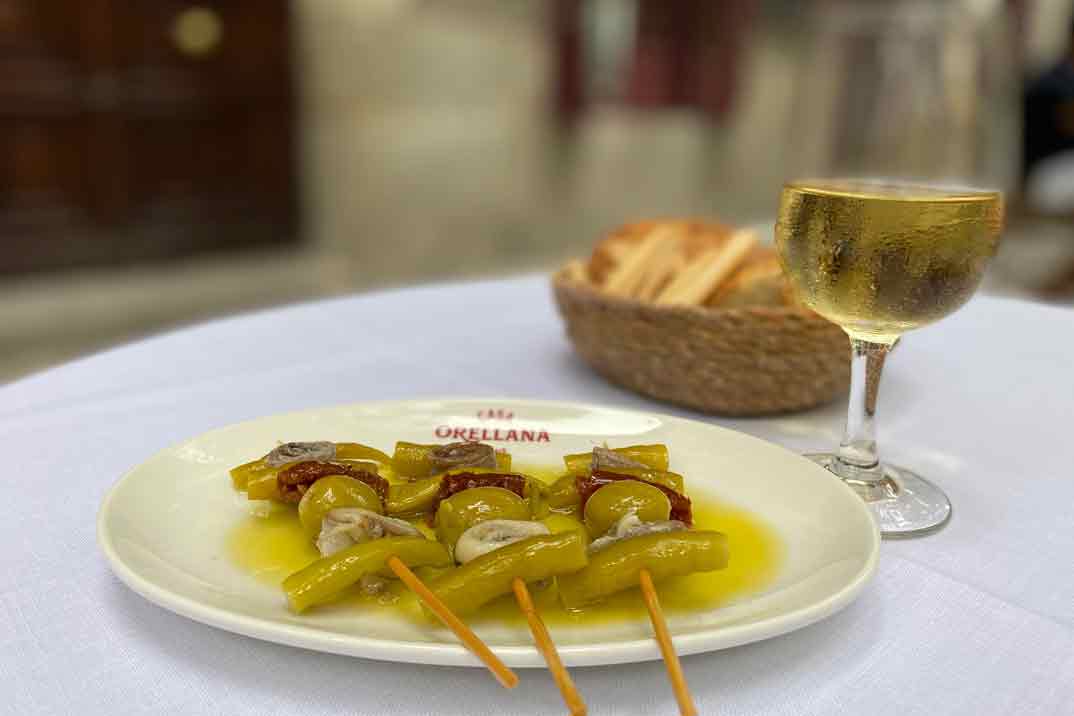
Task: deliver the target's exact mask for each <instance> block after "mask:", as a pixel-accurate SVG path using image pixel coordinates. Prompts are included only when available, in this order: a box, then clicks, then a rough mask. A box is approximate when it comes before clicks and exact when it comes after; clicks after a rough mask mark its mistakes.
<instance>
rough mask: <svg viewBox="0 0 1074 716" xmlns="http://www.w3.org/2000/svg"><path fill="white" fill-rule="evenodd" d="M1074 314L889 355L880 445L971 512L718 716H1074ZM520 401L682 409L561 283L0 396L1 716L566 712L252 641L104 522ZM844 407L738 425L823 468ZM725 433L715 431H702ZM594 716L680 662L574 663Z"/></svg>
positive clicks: (64, 377)
mask: <svg viewBox="0 0 1074 716" xmlns="http://www.w3.org/2000/svg"><path fill="white" fill-rule="evenodd" d="M1072 365H1074V312H1072V311H1068V310H1062V309H1054V308H1045V307H1041V306H1035V305H1030V304H1027V303H1019V302H1011V301H1002V300H996V299H986V298H978V299H975V300H974V301H973V302H972V303H971V304H970V305H969V306H967V307H966V308H965V309H964V310H963V311H961V312H960V313H958V314H956V315H955V316H954V317H952V318H950V319H948V320H946V321H944V322H943V323H942V324H940V325H939V326H934V327H931V328H928V329H925V330H922V331H920V332H919V333H915V334H912V335H911V336H909V337H908V338H907V339H906V340H905V341H904V342H903V344H902V345H901V346H900V348H899V349H898V351H897V352H896V354H895V355H894V356H893V357H892V359H891V360H890V361H889V362H888V367H887V369H886V375H885V382H884V386H883V390H882V401H881V416H880V417H881V431H882V432H881V443H880V444H881V451H882V453H883V454H885V455H886V457H888V458H890V459H891V460H892V461H895V462H903V463H905V464H907V465H912V466H914V467H915V468H917V469H918V470H919V471H920V472H922V473H923V474H925V475H928V476H930V477H932V478H934V479H935V480H936V481H937V482H939V483H940V484H941V485H943V487H944V488H945V489H946V490H947V492H948V494H949V495H950V497H951V500H952V502H953V503H954V507H955V509H954V517H953V519H952V522H951V523H950V525H949V526H948V527H947V528H946V529H944V530H943V531H942V532H940V533H939V534H936V535H934V536H930V537H926V538H922V539H916V540H909V541H898V542H886V543H885V544H884V546H883V554H882V557H881V563H880V569H879V573H878V575H877V577H876V579H875V581H874V582H873V583H872V584H871V585H870V586H869V587H868V588H867V589H866V590H865V592H864V593H863V595H862V596H861V598H860V599H859V600H858V601H857V602H856V603H855V604H854V605H852V606H851V607H849V608H848V609H846V610H845V611H844V612H842V613H840V614H838V615H836V616H835V617H832V618H831V619H828V620H827V621H824V622H821V623H819V624H816V625H814V626H811V627H809V628H806V629H803V630H801V631H799V632H796V633H793V634H790V635H787V636H784V637H780V638H777V639H772V640H770V641H767V642H763V643H758V644H753V645H750V646H745V647H740V648H736V649H731V650H729V651H724V652H719V653H712V654H706V655H698V656H693V657H688V658H686V659H685V660H684V665H685V669H686V673H687V677H688V679H689V682H690V684H691V686H692V688H693V690H694V693H695V695H696V698H697V701H698V705H699V707H700V709H701V711H702V713H706V714H728V715H731V714H736V715H737V714H773V715H774V714H788V715H790V714H795V715H797V714H834V713H846V714H871V715H886V714H899V715H906V714H937V713H942V714H967V715H969V714H972V715H974V716H979V715H983V714H1003V715H1007V714H1042V715H1045V714H1046V715H1048V716H1053V715H1055V714H1074V432H1072V430H1071V425H1072V423H1071V417H1072V416H1074V377H1072V371H1071V368H1072ZM431 396H517V397H532V398H557V399H570V400H579V401H590V402H597V403H603V404H610V405H619V406H625V407H635V408H642V409H659V410H661V411H663V412H679V413H680V414H684V413H683V412H682V411H675V410H674V409H672V408H669V407H668V406H664V405H657V404H654V403H651V402H649V401H646V400H644V399H642V398H640V397H637V396H634V395H632V394H630V393H627V392H625V391H623V390H620V389H618V388H615V387H612V386H610V385H608V384H606V383H605V382H604V381H602V380H601V379H600V378H598V377H596V376H595V375H594V374H593V373H591V372H590V371H589V370H588V369H587V367H586V366H585V365H583V364H582V363H581V362H580V361H579V359H577V358H576V357H575V356H574V355H573V354H572V352H571V349H570V347H569V345H568V343H567V341H566V339H565V338H564V335H563V330H562V327H561V325H560V323H559V320H558V318H557V316H556V315H555V311H554V308H553V306H552V303H551V301H550V296H549V290H548V287H547V285H546V282H545V280H544V279H542V278H528V279H522V280H514V281H504V282H494V283H479V284H467V285H455V286H442V287H434V288H426V289H418V290H406V291H398V292H392V293H382V294H374V295H368V296H359V297H354V298H345V299H340V300H331V301H325V302H320V303H314V304H306V305H300V306H295V307H290V308H284V309H280V310H273V311H268V312H263V313H257V314H253V315H248V316H241V317H236V318H230V319H227V320H222V321H217V322H214V323H210V324H206V325H201V326H196V327H193V328H189V329H187V330H183V331H179V332H177V333H173V334H170V335H165V336H162V337H158V338H153V339H150V340H146V341H142V342H140V343H136V344H133V345H129V346H126V347H122V348H118V349H115V350H112V351H108V352H106V353H103V354H100V355H96V356H93V357H90V358H86V359H84V360H81V361H78V362H75V363H72V364H69V365H67V366H64V367H61V368H58V369H55V370H52V371H49V372H46V373H43V374H39V375H36V376H33V377H30V378H28V379H25V380H23V381H21V382H18V383H15V384H13V385H9V386H6V387H4V388H2V389H0V431H2V434H3V439H4V444H5V445H6V449H5V450H4V452H5V453H6V457H5V460H4V463H5V466H6V469H4V470H3V471H2V472H0V487H2V493H3V494H4V495H5V497H6V500H7V503H6V504H7V514H6V515H5V516H4V517H3V518H2V519H0V555H2V557H3V561H2V564H3V569H0V682H2V683H3V684H4V694H3V696H2V697H0V712H9V713H17V714H36V713H49V714H52V713H56V714H67V713H79V714H118V713H132V714H134V713H146V714H168V713H174V714H188V713H221V714H229V715H237V714H257V715H258V716H267V715H268V714H286V715H287V716H297V715H299V714H337V713H352V714H355V713H356V714H389V713H391V714H479V713H490V714H491V713H495V714H548V713H561V712H562V710H563V709H562V706H561V704H560V702H559V696H558V692H557V691H556V689H555V688H554V686H553V685H552V683H551V681H550V679H549V678H548V676H547V674H546V673H544V672H541V671H525V672H524V673H523V674H522V676H523V680H522V685H521V686H520V687H519V688H517V689H516V690H514V691H511V692H507V691H504V690H502V689H500V688H499V687H498V686H496V685H495V684H494V683H493V681H492V679H490V678H489V677H488V675H487V673H485V672H484V671H482V670H479V669H465V668H434V667H420V666H410V665H401V664H388V663H377V662H373V661H366V660H356V659H350V658H345V657H339V656H331V655H326V654H319V653H314V652H307V651H301V650H298V649H292V648H289V647H284V646H277V645H274V644H268V643H262V642H259V641H255V640H253V639H248V638H244V637H239V636H234V635H232V634H228V633H225V632H222V631H217V630H215V629H212V628H210V627H206V626H202V625H200V624H197V623H194V622H190V621H187V620H185V619H183V618H181V617H178V616H175V615H173V614H171V613H168V612H166V611H164V610H162V609H160V608H158V607H156V606H154V605H152V604H150V603H148V602H146V601H145V600H143V599H142V598H141V597H139V596H137V595H135V594H134V593H132V592H130V591H129V590H128V589H127V588H126V587H124V586H123V585H122V584H121V583H120V582H119V581H118V580H117V579H116V578H114V577H113V576H112V574H111V573H110V572H109V570H108V567H107V565H106V564H105V561H104V559H103V557H102V556H101V554H100V553H99V552H98V550H97V547H96V545H95V541H94V521H95V517H96V512H97V507H98V505H99V503H100V500H101V498H102V497H103V495H104V494H105V492H106V491H107V490H108V488H109V486H110V485H111V484H112V483H113V482H114V481H115V480H116V479H117V478H118V477H119V476H120V475H121V474H123V473H124V472H125V471H126V470H128V469H129V468H131V467H133V466H134V465H136V464H138V463H140V462H141V461H143V460H145V459H146V458H148V457H149V456H150V455H152V454H153V453H154V452H156V451H157V450H159V449H160V448H162V447H164V446H167V445H169V444H172V443H175V442H178V441H180V440H182V439H184V438H187V437H191V436H193V435H196V434H199V433H201V432H204V431H206V430H209V429H211V428H214V427H218V426H221V425H226V424H228V423H232V422H236V421H240V420H246V419H249V418H255V417H258V416H261V415H265V414H269V413H276V412H283V411H289V410H295V409H299V408H305V407H313V406H318V405H326V404H332V403H343V402H354V401H362V400H379V399H393V398H415V397H431ZM842 411H843V406H842V405H839V404H837V405H832V406H829V407H827V408H824V409H820V410H817V411H813V412H809V413H804V414H799V415H794V416H788V417H780V418H774V419H757V420H717V419H713V420H715V421H716V422H720V423H722V424H724V425H728V426H731V427H734V428H737V429H740V430H744V431H746V432H750V433H754V434H756V435H760V436H762V437H765V438H767V439H770V440H773V441H776V442H779V443H782V444H785V445H787V446H789V447H791V448H792V449H795V450H804V449H811V448H826V447H830V446H831V445H833V444H834V443H835V441H836V440H837V439H838V437H839V433H840V431H841V428H842ZM703 419H711V418H703ZM575 678H576V680H577V682H578V685H579V687H580V688H581V690H582V692H583V694H584V695H585V697H586V699H587V701H588V702H589V705H590V712H591V713H593V714H673V713H676V709H675V704H674V701H673V699H672V697H671V693H670V690H669V688H668V686H667V682H666V680H665V678H664V673H663V666H662V665H661V664H660V663H658V662H654V663H647V664H638V665H629V666H619V667H604V668H589V669H576V670H575Z"/></svg>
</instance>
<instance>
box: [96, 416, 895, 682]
mask: <svg viewBox="0 0 1074 716" xmlns="http://www.w3.org/2000/svg"><path fill="white" fill-rule="evenodd" d="M420 403H456V404H458V403H470V404H481V405H488V404H490V403H494V404H508V403H513V404H523V403H524V404H530V405H539V406H541V407H547V408H564V409H576V410H577V409H580V410H598V411H611V412H619V413H631V414H634V415H637V416H646V417H654V418H658V419H660V420H661V421H670V422H672V423H694V424H697V425H701V426H704V427H705V428H707V429H714V430H717V431H722V432H726V433H733V434H734V435H736V436H737V437H738V438H747V439H749V440H754V441H757V442H760V443H763V444H765V445H767V446H770V447H774V448H777V449H779V450H782V451H784V452H786V453H788V454H790V455H792V456H794V457H795V458H797V459H800V460H802V461H803V463H804V464H807V465H809V466H811V467H813V468H815V469H817V470H823V469H824V468H822V467H820V466H818V465H816V464H814V463H812V462H810V461H809V460H808V459H807V458H805V457H803V456H801V455H799V454H797V453H795V452H793V451H791V450H790V449H788V448H786V447H784V446H782V445H779V444H777V443H774V442H771V441H769V440H765V439H763V438H759V437H757V436H755V435H751V434H749V433H746V432H742V431H740V430H734V429H733V428H729V427H726V426H723V425H716V424H711V423H706V422H703V421H701V420H697V419H694V418H685V417H680V416H677V415H669V414H667V413H661V412H657V411H648V410H637V409H633V408H621V407H618V406H612V405H600V404H596V403H585V402H579V401H565V400H543V399H536V398H520V397H506V396H500V397H495V396H488V397H471V396H463V397H450V396H444V397H439V396H437V397H433V396H430V397H422V398H407V399H399V400H373V401H356V402H349V403H336V404H330V405H321V406H312V407H309V408H303V409H300V410H291V411H285V412H281V413H272V414H269V415H262V416H258V417H255V418H250V419H248V420H242V421H239V422H235V423H229V424H227V425H222V426H218V427H216V428H211V429H209V430H206V431H204V432H201V433H199V434H197V435H194V436H192V437H188V438H185V439H183V440H181V441H178V442H175V443H173V444H171V445H168V446H166V447H164V448H161V449H160V450H158V451H156V452H155V453H153V454H152V455H151V456H150V457H149V458H147V459H145V460H143V461H142V462H140V463H139V464H137V465H135V466H133V467H131V468H130V469H129V470H127V471H126V472H125V473H123V475H122V476H121V477H120V478H119V479H118V480H116V482H115V483H114V484H113V485H112V486H111V487H110V488H109V489H108V491H107V493H106V494H105V496H104V498H103V499H102V501H101V506H100V508H99V509H98V512H97V520H96V522H97V524H96V537H97V544H98V547H99V549H100V550H101V551H102V552H103V554H104V556H105V559H106V561H107V562H108V565H109V567H110V568H111V570H112V572H113V574H115V575H116V576H117V577H118V578H119V580H120V581H122V582H123V583H124V584H125V585H126V586H127V587H128V588H130V589H131V590H132V591H133V592H135V593H136V594H138V595H140V596H141V597H143V598H145V599H146V600H148V601H149V602H151V603H153V604H155V605H157V606H159V607H161V608H163V609H166V610H168V611H170V612H172V613H174V614H178V615H180V616H182V617H185V618H187V619H191V620H192V621H196V622H199V623H201V624H206V625H208V626H211V627H214V628H217V629H221V630H224V631H228V632H231V633H235V634H240V635H242V636H246V637H251V638H254V639H260V640H263V641H268V642H272V643H277V644H285V645H287V646H294V647H299V648H303V649H309V650H313V651H321V652H327V653H333V654H341V655H345V656H356V657H361V658H367V659H373V660H376V661H391V662H397V663H412V664H427V665H434V666H467V667H483V664H482V663H481V661H479V660H478V659H477V658H476V657H475V656H474V655H473V654H471V653H470V652H469V651H468V650H467V649H466V648H465V647H464V646H462V645H461V644H454V643H433V642H429V643H424V642H418V641H399V640H394V639H382V638H376V637H365V636H359V635H354V634H340V633H333V632H329V631H322V630H317V629H311V628H309V627H305V626H299V625H294V624H286V623H281V622H277V621H272V620H269V619H266V618H264V617H254V616H249V615H246V614H241V613H237V612H234V611H231V610H228V609H225V608H223V607H217V606H213V605H208V604H205V603H203V602H200V601H198V600H197V599H194V598H191V597H187V596H184V595H182V594H179V593H177V592H174V591H172V590H169V589H167V588H166V587H163V586H160V585H158V584H156V583H154V582H153V581H152V580H151V579H149V578H147V577H145V576H143V575H142V574H139V573H138V572H137V570H135V569H132V568H131V567H130V566H129V565H128V564H127V563H126V562H125V561H124V560H123V558H122V557H121V556H120V555H119V553H118V551H117V550H116V546H115V542H114V539H113V538H114V535H112V534H111V532H110V531H109V529H108V523H109V518H110V517H111V515H112V513H113V509H114V508H113V503H114V501H115V499H116V497H117V495H118V494H119V493H120V491H121V490H122V488H123V486H124V484H125V483H126V482H127V481H128V480H130V479H132V478H133V477H134V476H135V475H136V473H138V472H139V471H140V470H141V469H142V468H143V467H144V466H145V465H146V464H148V463H150V462H153V461H154V460H157V459H159V458H161V457H163V456H165V455H166V454H168V453H171V452H174V451H175V450H177V449H178V448H180V447H182V446H185V445H187V444H189V443H191V442H193V441H195V440H199V439H202V438H205V437H208V436H211V435H218V434H220V433H224V432H227V431H230V430H237V429H239V428H241V427H243V426H246V425H250V424H253V423H257V422H260V421H262V420H268V419H283V418H288V417H293V416H301V415H305V414H309V413H316V412H322V411H327V410H346V409H349V408H362V407H378V406H399V407H403V406H406V405H408V404H420ZM833 482H835V481H834V480H833ZM840 485H841V487H842V489H843V490H845V492H846V493H847V494H848V495H849V496H852V497H853V498H854V502H855V503H857V504H860V506H861V509H860V511H861V514H862V515H863V516H864V517H865V518H867V519H868V523H869V524H870V525H871V526H872V529H871V530H870V535H871V540H870V545H869V554H868V556H867V557H866V560H865V564H864V566H863V567H862V569H861V570H859V571H858V573H857V574H855V575H854V577H853V578H852V579H850V580H849V581H848V582H847V584H845V585H844V586H843V587H842V588H841V589H839V590H838V591H836V592H835V593H833V594H831V595H829V596H827V597H826V598H824V599H822V600H820V601H817V602H814V603H812V604H808V605H805V606H802V607H799V608H797V609H794V610H792V611H789V612H786V613H782V614H778V615H775V616H772V617H768V618H766V619H764V620H762V621H760V622H751V623H747V624H732V625H727V626H719V627H710V628H707V629H704V630H701V631H694V632H689V633H684V634H675V635H674V640H675V646H676V651H677V652H678V653H679V654H680V655H681V656H689V655H692V654H700V653H707V652H710V651H721V650H723V649H729V648H733V647H735V646H741V645H743V644H748V643H752V642H755V641H763V640H766V639H770V638H772V637H775V636H780V635H782V634H787V633H789V632H792V631H796V630H798V629H801V628H803V627H806V626H809V625H810V624H814V623H816V622H818V621H821V620H823V619H825V618H827V617H829V616H831V615H833V614H835V613H836V612H838V611H840V610H842V609H843V608H845V607H847V606H848V605H849V604H851V603H852V602H853V601H854V600H855V599H857V597H858V596H859V595H860V594H861V592H862V590H863V589H864V588H865V586H866V584H868V582H869V581H870V580H871V579H872V577H873V576H874V575H875V574H876V570H877V566H878V563H879V557H880V541H881V537H880V529H879V527H878V526H877V525H876V521H875V520H874V519H873V517H872V513H871V512H870V511H869V508H868V506H867V505H866V503H865V502H864V501H862V500H861V499H860V498H859V497H858V495H857V493H855V492H854V491H853V489H852V488H851V487H850V486H848V485H846V484H844V483H841V482H840ZM714 632H718V633H719V643H718V644H715V645H713V644H711V643H708V642H710V641H711V640H712V639H713V638H714V636H715V635H714ZM494 649H495V651H496V654H497V655H498V656H500V657H501V659H503V661H504V662H505V663H506V664H507V665H508V666H512V667H516V668H544V667H545V662H544V659H543V657H542V656H541V655H540V652H538V650H537V649H536V647H533V646H496V647H494ZM559 653H560V656H561V657H562V659H563V662H564V664H565V665H567V666H571V667H584V666H603V665H613V664H623V663H634V662H643V661H657V660H659V659H661V654H660V651H659V647H658V646H657V644H656V642H655V640H653V639H651V638H644V639H631V640H624V641H616V642H615V644H614V649H610V650H609V649H608V648H607V644H604V645H603V646H602V645H601V644H600V643H594V644H573V645H565V646H562V647H559Z"/></svg>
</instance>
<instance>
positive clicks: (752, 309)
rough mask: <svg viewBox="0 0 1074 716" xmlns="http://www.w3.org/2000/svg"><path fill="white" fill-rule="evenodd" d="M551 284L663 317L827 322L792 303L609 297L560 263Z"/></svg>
mask: <svg viewBox="0 0 1074 716" xmlns="http://www.w3.org/2000/svg"><path fill="white" fill-rule="evenodd" d="M552 285H553V286H554V287H555V288H556V289H558V290H563V291H569V292H573V293H576V294H580V295H583V296H585V297H586V298H587V299H589V300H592V301H596V302H598V303H603V304H606V305H609V306H616V307H618V308H624V309H633V310H635V311H646V312H650V313H654V314H662V315H664V316H668V317H672V316H680V317H683V318H694V319H709V320H711V319H712V318H740V317H741V318H746V317H754V318H792V317H794V318H797V319H799V320H802V319H805V320H812V321H817V322H821V323H830V321H828V320H827V319H826V318H823V317H821V316H819V315H818V314H816V313H814V312H813V311H810V310H809V309H807V308H804V307H796V306H740V307H736V308H718V307H713V306H686V305H672V306H667V305H658V304H655V303H652V302H651V301H642V300H639V299H637V298H630V297H626V296H612V295H609V294H607V293H605V292H604V291H600V290H598V289H597V287H596V286H594V285H593V284H591V283H589V282H583V281H575V280H573V279H571V278H569V277H568V276H567V266H566V265H564V266H561V267H560V268H559V269H557V270H556V271H555V272H554V273H553V274H552Z"/></svg>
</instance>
